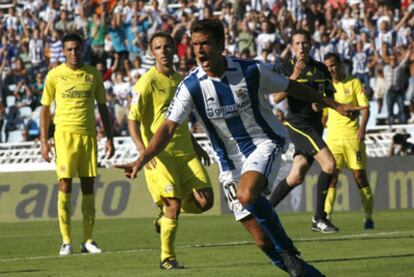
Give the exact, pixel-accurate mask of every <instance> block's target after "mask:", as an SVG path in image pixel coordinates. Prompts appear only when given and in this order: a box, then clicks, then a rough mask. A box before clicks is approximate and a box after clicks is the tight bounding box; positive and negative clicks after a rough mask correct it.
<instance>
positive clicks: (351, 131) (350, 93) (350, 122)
mask: <svg viewBox="0 0 414 277" xmlns="http://www.w3.org/2000/svg"><path fill="white" fill-rule="evenodd" d="M333 84H334V87H335V90H336V93H334V98H335V101H337V102H339V103H348V104H352V105H354V106H368V99H367V97H366V96H365V94H364V91H363V90H362V85H361V82H360V81H359V80H358V79H357V78H354V77H352V76H348V77H346V78H345V80H343V81H342V82H338V83H333ZM358 128H359V119H358V118H355V119H350V118H348V117H346V116H343V115H341V114H339V113H338V112H337V111H335V110H333V109H330V108H329V109H328V122H327V139H332V138H343V137H348V136H349V137H356V134H357V132H358Z"/></svg>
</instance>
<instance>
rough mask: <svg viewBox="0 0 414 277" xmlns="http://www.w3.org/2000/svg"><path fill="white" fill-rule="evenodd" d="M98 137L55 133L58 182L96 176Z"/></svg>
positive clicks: (62, 132)
mask: <svg viewBox="0 0 414 277" xmlns="http://www.w3.org/2000/svg"><path fill="white" fill-rule="evenodd" d="M96 144H97V143H96V137H95V136H89V135H81V134H74V133H68V132H64V131H58V130H57V131H55V150H56V173H57V177H58V180H60V179H62V178H74V177H78V176H79V177H95V176H96V167H97V165H96V153H97V152H96V151H97V149H98V148H97V145H96Z"/></svg>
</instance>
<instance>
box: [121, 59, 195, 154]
mask: <svg viewBox="0 0 414 277" xmlns="http://www.w3.org/2000/svg"><path fill="white" fill-rule="evenodd" d="M182 80H183V77H182V76H181V75H179V74H178V73H176V72H174V74H173V75H172V76H171V77H167V76H165V75H164V74H162V73H160V72H158V70H157V69H156V68H155V66H153V67H151V68H150V69H149V70H148V71H147V72H146V73H145V74H144V75H142V77H141V78H140V79H139V80H138V82H137V83H136V84H135V86H134V88H133V93H132V94H133V95H132V101H131V107H130V111H129V115H128V119H130V120H134V121H140V122H141V136H142V140H143V143H144V145H145V147H146V146H147V145H148V143H149V141H150V140H151V138H152V136H153V135H154V134H155V132H156V131H157V130H158V128H159V127H160V126H161V124H162V123H163V122H164V120H165V114H166V112H167V109H168V106H169V104H170V102H171V100H172V99H173V97H174V94H175V90H176V89H177V86H178V85H179V84H180V82H181V81H182ZM189 155H194V150H193V145H192V142H191V137H190V131H189V129H188V121H185V122H183V123H182V124H180V126H178V128H177V130H176V132H175V134H174V137H173V138H172V140H171V141H170V142H169V144H168V145H167V147H166V148H165V150H164V151H163V152H162V153H161V154H160V155H159V156H163V157H169V156H189Z"/></svg>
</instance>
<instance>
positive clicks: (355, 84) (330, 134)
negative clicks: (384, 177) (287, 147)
mask: <svg viewBox="0 0 414 277" xmlns="http://www.w3.org/2000/svg"><path fill="white" fill-rule="evenodd" d="M324 63H325V65H326V67H327V68H328V70H329V72H330V73H331V76H332V81H333V85H334V87H335V91H336V92H335V93H334V99H335V101H337V102H339V103H351V104H353V105H356V106H368V104H369V103H368V99H367V97H366V96H365V94H364V91H363V86H362V84H361V82H360V81H359V80H358V79H357V78H355V77H352V76H349V75H348V76H347V75H345V73H344V70H343V68H342V63H341V59H340V58H339V56H338V55H337V54H334V53H328V54H327V55H326V56H325V61H324ZM327 117H328V118H327V123H326V126H327V130H326V131H327V133H326V144H327V145H328V147H329V150H331V152H332V155H333V156H334V158H335V161H336V169H335V171H334V173H333V176H332V181H331V183H330V185H329V189H328V193H327V196H326V201H325V212H326V213H327V216H328V217H329V218H332V213H333V206H334V203H335V198H336V184H337V183H338V176H339V173H340V172H341V171H342V168H343V166H344V165H346V166H347V167H348V168H349V169H350V170H351V171H352V175H353V176H354V179H355V183H356V184H357V186H358V188H359V193H360V196H361V202H362V207H363V210H364V212H365V219H364V229H374V221H373V219H372V210H373V206H374V195H373V193H372V191H371V188H370V186H369V183H368V178H367V172H366V162H367V155H366V152H365V143H364V140H365V131H366V127H367V123H368V118H369V109H366V110H363V111H361V120H359V117H358V116H355V117H353V118H348V117H345V116H343V115H340V114H339V113H337V112H336V111H334V110H332V109H328V115H327Z"/></svg>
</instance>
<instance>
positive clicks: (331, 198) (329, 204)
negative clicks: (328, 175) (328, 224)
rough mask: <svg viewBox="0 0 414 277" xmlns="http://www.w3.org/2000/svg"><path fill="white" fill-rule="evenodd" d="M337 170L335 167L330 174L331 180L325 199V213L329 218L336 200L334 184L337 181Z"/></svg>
mask: <svg viewBox="0 0 414 277" xmlns="http://www.w3.org/2000/svg"><path fill="white" fill-rule="evenodd" d="M338 176H339V171H338V169H336V170H335V171H334V173H333V174H332V180H331V183H330V184H329V188H328V192H327V194H326V200H325V208H324V209H325V213H326V216H327V218H328V219H329V220H331V218H332V213H333V208H334V204H335V200H336V185H337V183H338Z"/></svg>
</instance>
